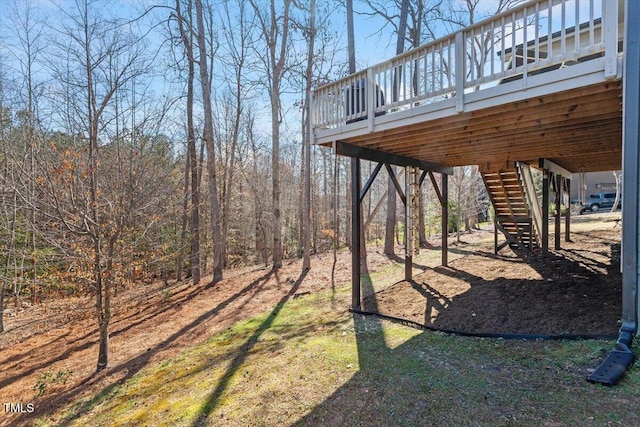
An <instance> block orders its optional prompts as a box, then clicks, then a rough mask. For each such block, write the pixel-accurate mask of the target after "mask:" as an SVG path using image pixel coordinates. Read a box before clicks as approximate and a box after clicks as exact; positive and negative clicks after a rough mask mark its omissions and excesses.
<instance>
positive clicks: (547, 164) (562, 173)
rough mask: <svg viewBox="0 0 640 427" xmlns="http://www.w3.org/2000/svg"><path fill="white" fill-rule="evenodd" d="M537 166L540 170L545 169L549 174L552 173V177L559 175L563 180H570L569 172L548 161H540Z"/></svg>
mask: <svg viewBox="0 0 640 427" xmlns="http://www.w3.org/2000/svg"><path fill="white" fill-rule="evenodd" d="M538 164H539V166H540V169H547V170H548V171H549V172H553V174H554V175H560V176H562V177H563V178H566V179H571V175H572V173H571V172H569V171H568V170H566V169H565V168H563V167H562V166H559V165H557V164H555V163H553V162H552V161H551V160H549V159H540V160H539V163H538Z"/></svg>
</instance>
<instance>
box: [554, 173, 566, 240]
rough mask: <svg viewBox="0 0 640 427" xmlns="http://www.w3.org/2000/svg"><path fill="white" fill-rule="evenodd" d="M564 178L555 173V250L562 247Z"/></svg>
mask: <svg viewBox="0 0 640 427" xmlns="http://www.w3.org/2000/svg"><path fill="white" fill-rule="evenodd" d="M563 180H564V178H563V177H562V175H560V174H556V175H555V184H556V197H555V204H556V214H555V222H554V226H553V229H554V230H553V234H554V248H555V250H558V249H561V247H560V234H561V232H560V226H561V224H562V221H561V219H562V205H563V204H564V203H563V197H562V195H563V188H562V184H563Z"/></svg>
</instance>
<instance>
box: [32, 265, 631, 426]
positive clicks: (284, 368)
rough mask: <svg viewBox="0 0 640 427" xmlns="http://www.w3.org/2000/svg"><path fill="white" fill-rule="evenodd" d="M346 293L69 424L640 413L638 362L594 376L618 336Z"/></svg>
mask: <svg viewBox="0 0 640 427" xmlns="http://www.w3.org/2000/svg"><path fill="white" fill-rule="evenodd" d="M373 280H374V281H376V280H378V281H382V279H381V278H380V277H378V275H377V274H374V275H373ZM348 292H349V288H348V287H343V288H340V289H338V290H337V294H336V295H337V296H338V301H340V302H339V303H336V302H335V301H334V300H333V298H334V296H332V293H331V291H327V292H323V293H320V294H316V295H308V296H304V297H301V298H297V299H292V300H289V301H288V302H286V303H283V304H280V305H278V306H277V307H275V308H274V309H273V310H272V311H270V312H267V313H264V314H262V315H260V316H257V317H255V318H252V319H248V320H246V321H242V322H239V323H237V324H235V325H234V326H233V327H231V328H229V329H227V330H225V331H222V332H220V333H218V334H215V335H213V336H212V337H211V338H210V339H209V340H208V341H207V342H206V343H204V344H201V345H198V346H194V347H192V348H190V349H188V350H186V351H185V352H183V353H182V354H180V355H179V356H177V357H175V358H173V359H171V360H166V361H163V362H162V363H159V364H157V365H156V366H150V367H147V368H145V369H143V370H142V371H140V372H139V373H138V374H137V375H136V376H134V377H133V378H131V379H130V380H128V381H126V382H125V383H124V384H122V385H118V386H114V387H112V388H110V389H106V390H104V391H103V392H102V393H100V394H98V395H96V396H94V397H93V398H91V399H87V400H84V401H80V402H77V403H76V404H75V405H74V406H72V407H68V408H66V410H65V412H64V413H63V414H61V417H62V419H63V420H65V422H64V424H69V425H91V426H111V425H120V426H139V425H147V426H195V425H212V426H214V425H215V426H218V425H233V426H236V425H258V426H261V425H264V426H269V425H277V426H281V425H340V426H349V425H400V426H402V425H406V426H416V425H426V426H432V425H587V426H589V425H593V426H601V425H639V424H640V411H638V410H637V400H638V397H640V372H639V369H638V367H637V366H634V367H633V368H632V369H631V370H630V371H629V372H628V373H627V375H626V377H625V378H624V379H623V381H622V383H621V384H620V385H618V386H616V387H612V388H606V387H603V386H598V385H593V384H589V383H587V382H586V381H585V376H586V374H587V372H588V370H589V369H593V368H595V367H596V366H597V364H598V363H599V362H600V361H601V360H602V358H603V357H604V356H605V355H606V353H607V352H608V351H609V350H610V349H611V347H612V345H613V343H612V342H603V341H508V340H495V339H474V338H463V337H456V336H448V335H444V334H441V333H432V332H423V331H418V330H415V329H411V328H407V327H404V326H401V325H398V324H394V323H390V322H386V321H380V320H378V319H376V318H371V317H362V316H352V315H351V314H349V313H348V312H347V311H346V303H345V302H344V300H345V299H346V298H347V297H348ZM39 425H46V420H40V424H39Z"/></svg>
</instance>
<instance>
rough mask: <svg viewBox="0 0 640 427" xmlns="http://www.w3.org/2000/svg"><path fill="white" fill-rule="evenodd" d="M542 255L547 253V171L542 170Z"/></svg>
mask: <svg viewBox="0 0 640 427" xmlns="http://www.w3.org/2000/svg"><path fill="white" fill-rule="evenodd" d="M541 237H542V242H541V243H542V255H545V256H546V255H547V254H548V253H549V170H548V169H543V170H542V236H541Z"/></svg>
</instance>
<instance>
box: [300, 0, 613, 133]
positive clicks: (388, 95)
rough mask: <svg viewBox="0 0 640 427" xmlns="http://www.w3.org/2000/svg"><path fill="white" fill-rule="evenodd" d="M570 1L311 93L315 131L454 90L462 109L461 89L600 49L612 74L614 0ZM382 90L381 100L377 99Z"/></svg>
mask: <svg viewBox="0 0 640 427" xmlns="http://www.w3.org/2000/svg"><path fill="white" fill-rule="evenodd" d="M571 1H574V0H529V1H528V2H525V3H523V4H522V5H519V6H517V7H515V8H513V9H510V10H508V11H505V12H503V13H501V14H499V15H497V16H495V17H492V18H489V19H487V20H484V21H481V22H479V23H477V24H474V25H472V26H470V27H468V28H465V29H463V30H461V31H459V32H458V33H456V34H453V35H449V36H447V37H443V38H441V39H438V40H435V41H433V42H431V43H428V44H426V45H424V46H420V47H418V48H416V49H412V50H410V51H408V52H406V53H404V54H402V55H398V56H396V57H395V58H392V59H390V60H388V61H385V62H383V63H381V64H379V65H376V66H375V67H370V68H368V69H367V70H364V71H361V72H358V73H355V74H352V75H350V76H347V77H345V78H342V79H339V80H337V81H334V82H332V83H329V84H327V85H324V86H322V87H320V88H318V89H316V90H315V91H314V93H313V98H312V105H310V112H309V117H310V118H311V119H312V120H313V125H314V129H316V130H317V129H331V128H338V127H341V126H345V125H347V124H350V123H356V122H358V121H361V120H366V121H367V123H366V127H367V128H368V129H369V130H372V129H374V128H375V125H376V120H384V121H385V122H386V121H388V119H387V118H383V117H379V118H376V115H378V116H380V115H381V114H392V113H395V112H398V111H404V110H407V109H410V108H418V107H420V106H425V105H427V104H431V103H434V102H437V101H439V100H442V99H445V98H450V97H452V96H453V95H455V98H456V99H455V109H456V111H458V112H462V111H464V110H465V90H467V91H481V90H484V89H485V88H489V87H492V86H495V85H497V84H500V83H501V82H503V81H504V80H505V79H509V80H515V79H518V78H521V77H525V78H526V77H527V76H529V79H531V78H532V77H531V76H533V75H534V74H535V75H537V74H538V73H539V72H540V70H542V71H544V70H545V68H547V67H551V66H557V65H562V64H565V65H567V64H568V65H571V64H572V63H574V62H573V61H576V60H580V59H581V58H585V57H586V58H585V59H597V58H599V57H600V56H599V55H596V54H598V53H601V52H602V53H603V55H604V61H603V63H604V71H605V76H606V77H607V78H613V77H615V76H616V75H617V74H618V72H617V64H618V1H617V0H575V1H574V4H572V3H571ZM586 8H588V9H586ZM587 19H588V20H587ZM545 20H546V21H547V22H546V23H545V22H544V21H545ZM583 20H584V21H585V22H582V21H583ZM571 37H573V38H574V40H573V42H572V41H571ZM519 55H521V57H522V58H521V59H522V62H520V58H518V56H519ZM587 55H590V56H587ZM569 60H572V62H569ZM496 61H499V64H496ZM601 61H602V60H601ZM379 94H382V95H383V96H384V101H385V102H384V103H382V102H379V100H380V101H381V98H380V95H379ZM360 126H361V127H362V126H364V123H361V124H360Z"/></svg>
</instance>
